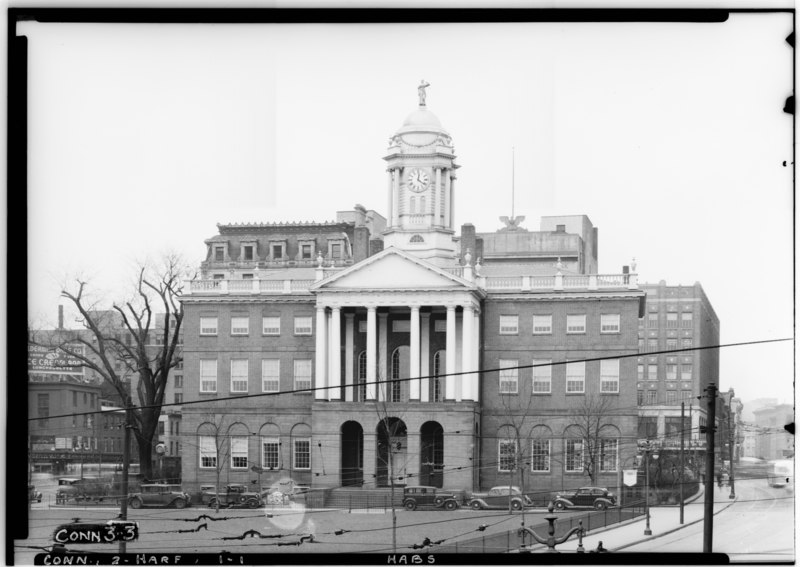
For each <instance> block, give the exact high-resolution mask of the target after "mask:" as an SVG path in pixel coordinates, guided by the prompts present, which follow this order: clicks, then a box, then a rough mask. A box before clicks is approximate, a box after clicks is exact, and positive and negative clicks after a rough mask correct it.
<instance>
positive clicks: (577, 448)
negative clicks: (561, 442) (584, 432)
mask: <svg viewBox="0 0 800 567" xmlns="http://www.w3.org/2000/svg"><path fill="white" fill-rule="evenodd" d="M564 466H565V470H566V471H567V472H581V471H583V441H582V440H580V439H567V454H566V458H565V462H564Z"/></svg>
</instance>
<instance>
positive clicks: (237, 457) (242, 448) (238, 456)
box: [231, 437, 247, 469]
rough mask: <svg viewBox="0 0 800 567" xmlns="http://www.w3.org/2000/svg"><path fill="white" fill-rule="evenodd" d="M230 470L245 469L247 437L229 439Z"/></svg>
mask: <svg viewBox="0 0 800 567" xmlns="http://www.w3.org/2000/svg"><path fill="white" fill-rule="evenodd" d="M231 468H232V469H246V468H247V437H231Z"/></svg>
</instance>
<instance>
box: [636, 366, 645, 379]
mask: <svg viewBox="0 0 800 567" xmlns="http://www.w3.org/2000/svg"><path fill="white" fill-rule="evenodd" d="M636 377H637V378H638V379H639V380H644V364H637V365H636Z"/></svg>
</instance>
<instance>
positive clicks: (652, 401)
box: [647, 390, 658, 406]
mask: <svg viewBox="0 0 800 567" xmlns="http://www.w3.org/2000/svg"><path fill="white" fill-rule="evenodd" d="M657 403H658V390H647V405H648V406H654V405H656V404H657Z"/></svg>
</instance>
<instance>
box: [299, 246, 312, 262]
mask: <svg viewBox="0 0 800 567" xmlns="http://www.w3.org/2000/svg"><path fill="white" fill-rule="evenodd" d="M300 259H301V260H310V259H311V245H310V244H302V245H301V246H300Z"/></svg>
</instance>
